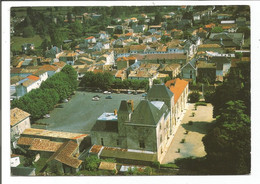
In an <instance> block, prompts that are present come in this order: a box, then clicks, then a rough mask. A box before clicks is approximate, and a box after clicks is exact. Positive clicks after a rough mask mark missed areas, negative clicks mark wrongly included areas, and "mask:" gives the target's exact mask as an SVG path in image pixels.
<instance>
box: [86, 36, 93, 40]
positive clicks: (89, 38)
mask: <svg viewBox="0 0 260 184" xmlns="http://www.w3.org/2000/svg"><path fill="white" fill-rule="evenodd" d="M93 38H95V37H94V36H90V37H88V38H85V39H86V40H91V39H93Z"/></svg>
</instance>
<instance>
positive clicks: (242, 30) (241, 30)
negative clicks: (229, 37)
mask: <svg viewBox="0 0 260 184" xmlns="http://www.w3.org/2000/svg"><path fill="white" fill-rule="evenodd" d="M237 33H244V37H245V39H247V38H249V37H250V28H248V27H246V26H244V27H239V28H238V29H237Z"/></svg>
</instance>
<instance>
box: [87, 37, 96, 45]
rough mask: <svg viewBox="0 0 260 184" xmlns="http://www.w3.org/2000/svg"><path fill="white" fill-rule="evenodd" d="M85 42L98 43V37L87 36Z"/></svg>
mask: <svg viewBox="0 0 260 184" xmlns="http://www.w3.org/2000/svg"><path fill="white" fill-rule="evenodd" d="M85 43H86V44H91V43H96V38H95V37H94V36H90V37H87V38H85Z"/></svg>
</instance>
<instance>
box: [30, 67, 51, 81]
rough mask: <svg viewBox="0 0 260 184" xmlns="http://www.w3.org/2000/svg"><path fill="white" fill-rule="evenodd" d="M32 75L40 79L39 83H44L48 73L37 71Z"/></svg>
mask: <svg viewBox="0 0 260 184" xmlns="http://www.w3.org/2000/svg"><path fill="white" fill-rule="evenodd" d="M33 75H34V76H37V77H39V78H40V83H42V82H43V81H46V80H47V78H48V73H47V72H46V71H44V70H37V71H36V72H34V73H33Z"/></svg>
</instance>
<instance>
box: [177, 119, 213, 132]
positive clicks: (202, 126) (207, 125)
mask: <svg viewBox="0 0 260 184" xmlns="http://www.w3.org/2000/svg"><path fill="white" fill-rule="evenodd" d="M214 125H215V120H214V121H212V122H205V121H193V123H192V125H189V124H182V127H183V128H185V129H186V130H188V131H191V132H198V133H201V134H206V133H207V132H208V131H209V130H211V129H212V128H214Z"/></svg>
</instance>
